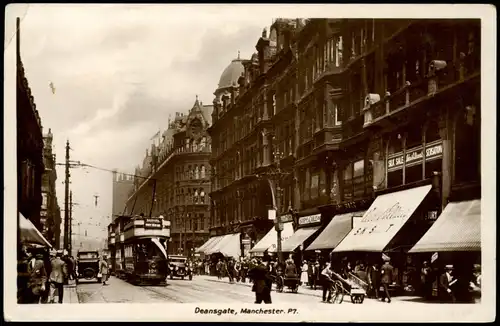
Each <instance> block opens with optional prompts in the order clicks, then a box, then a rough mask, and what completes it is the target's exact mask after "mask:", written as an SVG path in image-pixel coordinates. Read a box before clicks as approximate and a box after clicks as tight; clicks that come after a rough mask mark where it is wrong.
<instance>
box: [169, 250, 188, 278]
mask: <svg viewBox="0 0 500 326" xmlns="http://www.w3.org/2000/svg"><path fill="white" fill-rule="evenodd" d="M168 266H169V270H170V279H171V280H172V279H173V278H174V277H180V278H181V279H182V280H183V279H184V277H186V276H188V271H187V257H185V256H177V255H175V256H169V257H168Z"/></svg>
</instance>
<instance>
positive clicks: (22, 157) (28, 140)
mask: <svg viewBox="0 0 500 326" xmlns="http://www.w3.org/2000/svg"><path fill="white" fill-rule="evenodd" d="M20 39H21V31H20V20H19V18H18V19H17V35H16V49H17V50H16V51H17V61H16V62H17V77H16V94H17V95H16V126H17V127H16V130H17V184H18V187H17V206H18V210H19V212H20V213H21V214H22V215H23V216H24V217H26V218H27V219H29V220H30V221H31V222H32V223H33V224H34V225H35V227H36V228H37V229H38V230H39V231H41V230H42V225H41V222H40V210H41V206H42V175H43V173H44V170H45V169H44V165H43V134H42V123H41V120H40V116H39V114H38V110H37V109H36V104H35V101H34V98H33V95H32V93H31V88H30V87H29V85H28V80H27V78H26V75H25V73H24V66H23V62H22V60H21V54H20Z"/></svg>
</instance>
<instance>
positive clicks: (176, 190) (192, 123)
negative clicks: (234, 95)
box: [126, 99, 212, 255]
mask: <svg viewBox="0 0 500 326" xmlns="http://www.w3.org/2000/svg"><path fill="white" fill-rule="evenodd" d="M211 113H212V106H211V105H203V103H202V102H199V101H198V99H196V101H195V103H194V105H193V107H192V108H191V110H189V112H188V113H187V114H183V113H176V117H175V119H174V120H173V121H171V122H170V121H169V126H168V129H167V130H166V131H165V132H164V133H163V135H162V137H161V140H160V141H159V142H158V143H157V144H153V145H152V146H151V150H150V151H148V152H147V153H146V157H145V159H144V161H143V166H142V168H137V169H136V172H135V174H136V175H137V177H136V178H135V180H134V189H133V191H132V192H131V194H130V196H129V198H128V199H127V202H126V207H127V208H126V211H127V215H133V214H140V213H143V214H144V215H145V216H150V215H151V216H158V215H163V216H164V217H165V218H166V219H167V220H169V221H170V222H171V239H170V242H169V245H168V252H169V253H170V254H184V255H191V254H193V253H194V250H195V248H197V247H199V246H201V245H202V244H203V243H204V242H205V241H206V240H207V239H208V223H209V219H210V209H209V208H210V201H209V197H208V194H209V191H210V177H209V162H208V161H209V158H210V152H211V140H210V137H209V135H208V134H207V131H206V130H207V128H208V127H209V126H210V125H211Z"/></svg>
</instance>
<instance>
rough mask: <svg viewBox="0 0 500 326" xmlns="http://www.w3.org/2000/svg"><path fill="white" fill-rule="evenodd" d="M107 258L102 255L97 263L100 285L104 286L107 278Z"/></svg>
mask: <svg viewBox="0 0 500 326" xmlns="http://www.w3.org/2000/svg"><path fill="white" fill-rule="evenodd" d="M107 259H108V256H107V255H103V256H102V259H101V261H100V262H99V273H100V274H101V277H102V285H106V281H107V280H108V277H109V265H108V261H107Z"/></svg>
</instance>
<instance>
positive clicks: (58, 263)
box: [50, 250, 68, 303]
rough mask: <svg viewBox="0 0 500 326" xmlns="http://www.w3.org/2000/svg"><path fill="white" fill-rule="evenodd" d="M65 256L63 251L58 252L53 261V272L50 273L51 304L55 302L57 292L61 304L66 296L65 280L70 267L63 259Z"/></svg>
mask: <svg viewBox="0 0 500 326" xmlns="http://www.w3.org/2000/svg"><path fill="white" fill-rule="evenodd" d="M62 255H63V252H62V250H58V251H57V253H56V258H54V259H52V261H51V267H52V271H51V273H50V303H54V301H55V298H54V297H55V293H56V290H57V296H58V297H59V303H63V295H64V280H65V279H66V276H67V274H68V267H67V266H66V263H65V262H64V261H63V260H62V259H61V257H62Z"/></svg>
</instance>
